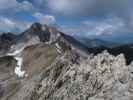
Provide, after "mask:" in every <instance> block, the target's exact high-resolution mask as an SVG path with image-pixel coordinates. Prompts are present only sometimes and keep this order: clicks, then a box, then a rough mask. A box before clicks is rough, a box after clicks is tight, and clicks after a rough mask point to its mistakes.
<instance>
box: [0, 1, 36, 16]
mask: <svg viewBox="0 0 133 100" xmlns="http://www.w3.org/2000/svg"><path fill="white" fill-rule="evenodd" d="M34 10H35V8H34V7H33V5H32V4H31V3H30V2H28V1H23V2H21V3H19V2H17V1H16V0H0V13H7V14H8V13H10V12H12V13H16V12H20V11H28V12H33V11H34Z"/></svg>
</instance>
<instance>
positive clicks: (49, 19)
mask: <svg viewBox="0 0 133 100" xmlns="http://www.w3.org/2000/svg"><path fill="white" fill-rule="evenodd" d="M33 16H34V17H35V18H37V20H38V21H39V22H40V23H41V24H48V25H49V24H55V22H56V20H55V17H54V16H52V15H44V14H42V13H35V14H34V15H33Z"/></svg>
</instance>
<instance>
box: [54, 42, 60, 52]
mask: <svg viewBox="0 0 133 100" xmlns="http://www.w3.org/2000/svg"><path fill="white" fill-rule="evenodd" d="M55 46H56V49H57V51H58V52H59V53H61V47H60V46H59V44H58V43H56V44H55Z"/></svg>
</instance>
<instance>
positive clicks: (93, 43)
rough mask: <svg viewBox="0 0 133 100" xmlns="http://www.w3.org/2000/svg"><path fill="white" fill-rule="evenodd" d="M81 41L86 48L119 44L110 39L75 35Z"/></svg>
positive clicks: (109, 46)
mask: <svg viewBox="0 0 133 100" xmlns="http://www.w3.org/2000/svg"><path fill="white" fill-rule="evenodd" d="M76 38H77V39H78V40H79V41H80V42H81V43H83V44H84V45H86V46H87V47H88V48H95V47H107V48H113V47H117V46H120V45H121V44H120V43H115V42H111V41H106V40H102V39H97V38H94V39H90V38H89V37H82V36H81V37H76Z"/></svg>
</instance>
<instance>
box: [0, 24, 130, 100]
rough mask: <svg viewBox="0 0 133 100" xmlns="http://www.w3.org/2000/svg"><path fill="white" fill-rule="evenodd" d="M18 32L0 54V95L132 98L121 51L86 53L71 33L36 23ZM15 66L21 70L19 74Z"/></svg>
mask: <svg viewBox="0 0 133 100" xmlns="http://www.w3.org/2000/svg"><path fill="white" fill-rule="evenodd" d="M20 36H21V38H22V39H20V37H18V38H17V39H15V41H17V42H16V43H13V44H11V45H9V47H10V50H9V51H8V54H7V53H6V54H7V55H5V56H2V57H0V99H1V100H133V96H132V95H133V85H132V84H133V63H130V64H129V65H127V63H126V58H125V56H124V54H119V55H116V56H114V55H111V54H110V53H108V52H107V51H104V52H102V53H99V54H97V55H94V54H91V52H92V49H88V48H86V47H85V46H83V45H82V44H81V43H80V42H78V41H77V40H75V39H74V38H73V37H71V36H68V35H65V34H64V33H62V32H60V31H57V29H55V28H51V27H47V26H42V25H40V24H38V23H36V24H33V25H32V26H31V28H30V29H28V30H26V31H25V32H23V33H22V34H21V35H20ZM13 40H14V39H13ZM20 47H21V48H22V49H21V48H20ZM17 48H19V49H20V50H21V51H20V52H18V51H19V50H18V49H17ZM15 50H18V51H15ZM88 51H90V52H89V53H88ZM16 52H17V53H16ZM18 57H19V59H20V58H21V59H20V60H21V62H20V60H19V59H16V58H18ZM20 64H21V66H20ZM18 65H19V66H18ZM17 67H19V68H21V69H22V71H25V73H26V74H27V75H26V76H24V77H19V76H18V75H17V74H16V73H14V70H15V69H16V68H17Z"/></svg>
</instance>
